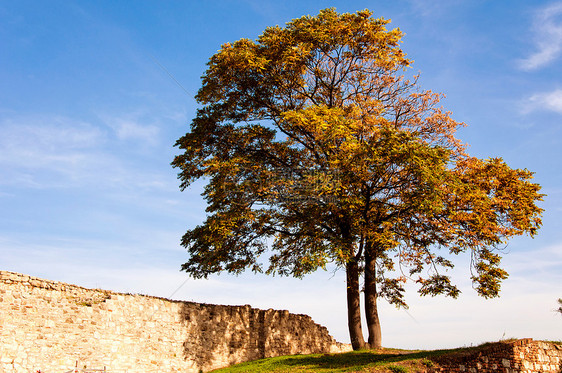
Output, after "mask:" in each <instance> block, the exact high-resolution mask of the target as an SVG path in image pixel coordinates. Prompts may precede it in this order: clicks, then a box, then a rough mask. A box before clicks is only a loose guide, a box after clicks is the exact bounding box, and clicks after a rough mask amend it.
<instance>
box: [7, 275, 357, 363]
mask: <svg viewBox="0 0 562 373" xmlns="http://www.w3.org/2000/svg"><path fill="white" fill-rule="evenodd" d="M350 349H351V348H350V346H349V345H344V344H341V343H338V342H336V341H335V340H334V339H333V338H332V337H331V336H330V335H329V334H328V330H327V329H326V328H325V327H323V326H320V325H318V324H315V323H314V322H313V321H312V319H311V318H310V317H309V316H306V315H294V314H291V313H289V312H288V311H276V310H272V309H269V310H260V309H255V308H251V307H250V306H220V305H212V304H198V303H192V302H179V301H171V300H167V299H162V298H156V297H150V296H144V295H132V294H121V293H115V292H111V291H106V290H99V289H86V288H82V287H79V286H75V285H69V284H65V283H61V282H54V281H47V280H42V279H39V278H35V277H31V276H26V275H22V274H18V273H13V272H6V271H0V372H16V373H17V372H25V373H27V372H36V371H38V370H41V372H65V371H68V370H70V369H72V368H74V367H75V366H76V364H78V368H82V369H83V368H85V367H86V368H90V369H103V368H104V367H106V368H107V370H108V371H111V372H128V373H135V372H157V371H158V372H180V371H181V372H199V371H200V370H202V371H208V370H211V369H215V368H219V367H224V366H228V365H231V364H235V363H239V362H243V361H249V360H255V359H260V358H265V357H272V356H280V355H289V354H297V353H300V354H307V353H328V352H340V351H348V350H350Z"/></svg>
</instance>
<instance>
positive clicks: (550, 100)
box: [522, 89, 562, 114]
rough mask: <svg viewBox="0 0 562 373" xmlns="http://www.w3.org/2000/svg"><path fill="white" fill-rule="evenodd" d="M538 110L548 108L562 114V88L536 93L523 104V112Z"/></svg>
mask: <svg viewBox="0 0 562 373" xmlns="http://www.w3.org/2000/svg"><path fill="white" fill-rule="evenodd" d="M536 110H548V111H554V112H556V113H559V114H562V89H556V90H554V91H552V92H543V93H535V94H534V95H532V96H530V97H529V98H528V99H527V100H526V101H525V102H524V103H523V106H522V112H523V114H528V113H530V112H532V111H536Z"/></svg>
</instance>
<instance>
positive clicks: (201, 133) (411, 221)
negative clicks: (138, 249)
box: [172, 9, 542, 349]
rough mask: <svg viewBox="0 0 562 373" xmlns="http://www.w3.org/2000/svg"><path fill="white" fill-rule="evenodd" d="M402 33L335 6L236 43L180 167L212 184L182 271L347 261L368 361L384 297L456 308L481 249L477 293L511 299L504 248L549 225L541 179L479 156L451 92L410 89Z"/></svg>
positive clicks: (225, 50) (355, 341)
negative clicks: (465, 258)
mask: <svg viewBox="0 0 562 373" xmlns="http://www.w3.org/2000/svg"><path fill="white" fill-rule="evenodd" d="M388 22H389V21H387V20H384V19H374V18H373V17H372V13H371V12H370V11H367V10H365V11H359V12H357V13H355V14H347V13H346V14H338V13H337V12H336V11H335V10H333V9H326V10H323V11H321V12H320V13H319V14H318V15H317V16H315V17H311V16H306V17H302V18H299V19H295V20H293V21H291V22H289V23H288V24H287V25H286V26H285V27H278V26H276V27H270V28H267V29H266V30H265V31H264V33H263V34H262V35H261V36H260V37H259V38H258V39H257V40H256V41H252V40H248V39H242V40H238V41H236V42H234V43H232V44H230V43H228V44H225V45H223V46H222V48H221V49H220V50H219V51H218V52H217V53H216V54H215V55H213V56H212V57H211V59H210V61H209V63H208V69H207V71H206V72H205V74H204V76H203V85H202V87H201V89H200V90H199V92H198V94H197V96H196V99H197V101H198V102H199V103H200V104H202V106H201V108H200V109H199V110H198V112H197V116H196V117H195V118H194V119H193V121H192V123H191V128H190V131H189V132H188V133H187V134H186V135H184V136H183V137H181V138H180V139H179V140H178V142H177V144H176V146H178V147H179V148H180V149H182V150H183V153H182V154H180V155H178V156H177V157H176V158H175V159H174V161H173V163H172V165H173V166H174V167H177V168H179V169H180V173H179V176H178V177H179V178H180V180H181V188H182V189H185V188H187V187H188V186H189V185H190V184H191V183H192V182H194V181H195V180H197V179H199V178H205V179H206V180H207V181H208V184H207V186H206V188H205V191H204V193H203V195H204V197H205V198H206V200H207V202H208V207H207V212H208V215H207V218H206V220H205V221H204V222H203V223H202V224H201V225H199V226H197V227H195V228H193V229H190V230H188V231H187V233H186V234H185V235H184V236H183V239H182V244H183V245H184V246H185V247H186V248H187V249H188V251H189V253H190V257H189V259H188V261H187V262H186V263H185V264H183V266H182V269H183V270H185V271H186V272H188V273H189V274H190V275H192V276H194V277H197V278H200V277H207V276H208V275H210V274H212V273H217V272H221V271H227V272H231V273H236V274H238V273H241V272H242V271H244V270H246V269H251V270H253V271H256V272H260V271H263V270H265V271H266V272H267V273H270V274H276V273H277V274H281V275H290V276H295V277H302V276H304V275H306V274H307V273H310V272H313V271H315V270H317V269H319V268H325V267H326V265H327V264H328V263H334V264H335V265H337V266H339V267H341V268H343V269H345V271H346V279H347V306H348V325H349V332H350V337H351V342H352V345H353V347H354V348H355V349H360V348H365V347H371V348H378V347H380V346H381V331H380V322H379V319H378V314H377V301H378V299H379V298H381V297H382V298H384V299H386V300H387V301H388V302H390V303H391V304H394V305H396V306H398V307H401V306H403V307H406V302H405V299H404V283H405V282H406V281H407V280H408V279H410V280H413V281H414V282H416V283H418V284H419V292H420V293H421V294H422V295H427V294H429V295H436V294H446V295H449V296H453V297H456V296H457V295H458V294H459V290H458V289H457V287H456V286H455V285H454V284H453V283H452V282H451V280H450V278H449V276H447V275H446V270H447V269H449V268H452V267H453V263H452V262H451V260H450V259H451V256H452V254H459V253H463V252H468V253H470V255H471V259H472V260H471V266H472V281H473V283H474V287H475V289H476V290H477V291H478V293H479V294H480V295H482V296H484V297H495V296H497V295H498V292H499V289H500V282H501V280H503V279H505V278H506V277H507V273H506V271H505V270H504V269H502V268H501V267H500V259H501V257H500V255H499V254H498V252H497V250H496V248H497V247H498V246H499V245H502V244H504V242H505V240H506V239H507V238H509V237H511V236H514V235H521V234H525V233H529V234H530V235H531V236H533V235H534V234H535V233H536V230H537V229H538V228H539V226H540V224H541V221H540V214H541V212H542V210H541V209H540V208H539V207H537V206H536V202H537V201H540V200H541V198H542V195H541V194H540V193H539V190H540V187H539V185H537V184H534V183H531V182H530V179H531V178H532V173H531V172H529V171H527V170H519V169H511V168H510V167H508V166H507V165H506V164H505V162H504V161H503V160H502V159H497V158H494V159H487V160H481V159H477V158H474V157H470V156H469V155H468V154H466V152H465V147H464V146H463V145H462V144H461V143H460V141H459V140H457V139H456V138H455V136H454V135H455V130H456V129H457V127H459V126H460V125H461V124H460V123H458V122H456V121H454V120H453V119H452V118H451V116H450V113H448V112H445V111H443V110H442V109H441V108H440V107H438V105H439V100H440V98H441V95H439V94H436V93H433V92H431V91H423V90H421V89H420V88H419V87H418V84H417V77H415V76H414V77H412V78H410V79H407V78H406V77H405V75H404V73H405V69H406V68H407V67H408V66H409V65H410V61H409V60H408V59H406V57H405V54H404V52H403V51H402V50H401V49H400V48H399V43H400V39H401V37H402V33H401V32H400V31H399V30H398V29H393V30H390V31H389V30H387V29H386V25H387V24H388ZM262 254H265V256H267V257H268V261H267V263H265V264H266V267H265V268H263V267H262V266H263V265H264V263H263V262H264V261H263V260H260V256H261V255H262ZM361 277H363V282H364V295H365V313H366V320H367V327H368V341H367V343H366V342H365V341H364V337H363V333H362V329H361V310H360V306H359V305H360V302H359V300H360V293H361V288H360V279H361Z"/></svg>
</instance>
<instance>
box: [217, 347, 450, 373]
mask: <svg viewBox="0 0 562 373" xmlns="http://www.w3.org/2000/svg"><path fill="white" fill-rule="evenodd" d="M457 350H459V349H457ZM457 350H437V351H408V350H397V349H383V350H380V351H371V350H369V351H353V352H346V353H342V354H315V355H291V356H279V357H273V358H269V359H262V360H256V361H251V362H247V363H242V364H237V365H233V366H231V367H228V368H222V369H218V370H214V371H213V373H265V372H275V373H297V372H298V373H306V372H310V373H312V372H315V373H317V372H318V373H323V372H325V373H327V372H395V373H416V372H425V371H426V370H427V368H428V367H433V366H436V363H434V362H433V361H432V360H430V359H431V358H433V357H437V356H440V355H443V354H446V353H454V352H455V351H457Z"/></svg>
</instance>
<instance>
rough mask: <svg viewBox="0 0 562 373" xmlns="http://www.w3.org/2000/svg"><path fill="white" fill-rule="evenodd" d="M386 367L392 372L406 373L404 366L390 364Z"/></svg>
mask: <svg viewBox="0 0 562 373" xmlns="http://www.w3.org/2000/svg"><path fill="white" fill-rule="evenodd" d="M388 369H390V371H391V372H394V373H408V369H406V367H402V366H399V365H390V366H389V367H388Z"/></svg>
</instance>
